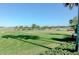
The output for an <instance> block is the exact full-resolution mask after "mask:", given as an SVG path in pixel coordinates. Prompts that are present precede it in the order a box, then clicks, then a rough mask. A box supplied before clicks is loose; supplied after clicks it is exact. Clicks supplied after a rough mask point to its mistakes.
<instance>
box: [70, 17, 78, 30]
mask: <svg viewBox="0 0 79 59" xmlns="http://www.w3.org/2000/svg"><path fill="white" fill-rule="evenodd" d="M77 22H78V17H74V18H73V19H72V20H70V22H69V23H70V27H71V28H73V29H74V30H75V31H76V29H77V24H78V23H77Z"/></svg>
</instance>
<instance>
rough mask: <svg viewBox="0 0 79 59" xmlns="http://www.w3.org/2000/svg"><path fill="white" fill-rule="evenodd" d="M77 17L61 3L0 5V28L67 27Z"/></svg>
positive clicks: (75, 8) (75, 11)
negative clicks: (35, 25)
mask: <svg viewBox="0 0 79 59" xmlns="http://www.w3.org/2000/svg"><path fill="white" fill-rule="evenodd" d="M77 15H78V9H77V7H74V8H73V9H72V10H70V9H69V8H68V7H65V6H64V5H63V4H62V3H4V4H3V3H0V26H6V27H9V26H21V25H23V26H31V25H32V24H37V25H40V26H69V20H71V19H72V18H73V17H75V16H77Z"/></svg>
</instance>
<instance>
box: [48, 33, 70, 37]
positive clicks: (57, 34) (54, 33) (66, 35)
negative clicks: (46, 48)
mask: <svg viewBox="0 0 79 59" xmlns="http://www.w3.org/2000/svg"><path fill="white" fill-rule="evenodd" d="M48 34H49V35H64V36H70V35H68V34H61V33H48Z"/></svg>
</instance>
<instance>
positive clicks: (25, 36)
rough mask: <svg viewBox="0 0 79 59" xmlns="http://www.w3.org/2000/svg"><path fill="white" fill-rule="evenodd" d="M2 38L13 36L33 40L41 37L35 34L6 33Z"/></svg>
mask: <svg viewBox="0 0 79 59" xmlns="http://www.w3.org/2000/svg"><path fill="white" fill-rule="evenodd" d="M2 38H7V39H8V38H13V39H26V40H27V39H32V40H37V39H39V37H38V36H34V35H4V36H2Z"/></svg>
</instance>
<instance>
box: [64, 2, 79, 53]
mask: <svg viewBox="0 0 79 59" xmlns="http://www.w3.org/2000/svg"><path fill="white" fill-rule="evenodd" d="M64 5H65V6H66V7H69V8H70V9H72V8H73V7H74V6H78V25H77V37H76V51H78V52H79V4H78V3H65V4H64Z"/></svg>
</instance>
